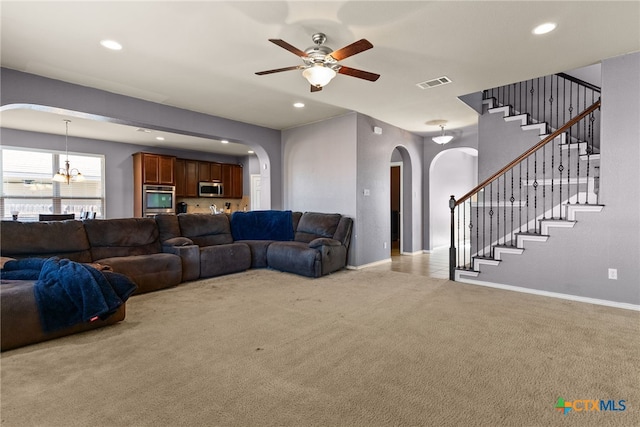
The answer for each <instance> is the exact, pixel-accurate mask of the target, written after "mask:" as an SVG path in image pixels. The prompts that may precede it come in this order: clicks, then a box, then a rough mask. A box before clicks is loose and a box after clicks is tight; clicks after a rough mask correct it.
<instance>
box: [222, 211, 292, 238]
mask: <svg viewBox="0 0 640 427" xmlns="http://www.w3.org/2000/svg"><path fill="white" fill-rule="evenodd" d="M231 235H232V236H233V240H280V241H286V240H293V219H292V215H291V211H250V212H234V213H233V214H232V215H231Z"/></svg>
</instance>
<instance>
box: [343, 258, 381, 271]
mask: <svg viewBox="0 0 640 427" xmlns="http://www.w3.org/2000/svg"><path fill="white" fill-rule="evenodd" d="M390 262H391V258H387V259H381V260H380V261H375V262H371V263H369V264H363V265H347V270H362V269H363V268H368V267H375V266H377V265H382V264H388V263H390Z"/></svg>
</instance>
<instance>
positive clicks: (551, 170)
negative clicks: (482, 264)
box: [449, 99, 600, 280]
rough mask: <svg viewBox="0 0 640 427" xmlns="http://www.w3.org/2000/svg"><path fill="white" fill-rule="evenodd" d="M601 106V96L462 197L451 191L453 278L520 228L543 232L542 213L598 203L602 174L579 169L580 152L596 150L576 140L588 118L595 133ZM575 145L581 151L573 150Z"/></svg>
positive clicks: (558, 215) (512, 240)
mask: <svg viewBox="0 0 640 427" xmlns="http://www.w3.org/2000/svg"><path fill="white" fill-rule="evenodd" d="M599 108H600V99H598V100H597V101H595V102H594V103H593V104H592V105H591V106H590V107H588V108H586V109H585V110H584V111H583V112H581V113H580V114H578V115H577V116H575V117H573V118H571V119H570V120H569V121H567V122H566V123H565V124H564V125H562V126H560V127H559V128H558V129H556V130H555V131H553V132H552V133H551V134H549V135H547V136H546V137H545V138H544V139H542V140H541V141H540V142H539V143H537V144H535V145H534V146H532V147H531V148H529V149H528V150H527V151H525V152H524V153H522V154H521V155H520V156H518V157H517V158H515V159H514V160H513V161H511V162H510V163H509V164H507V165H506V166H504V167H503V168H501V169H500V170H499V171H497V172H496V173H494V174H493V175H491V176H490V177H489V178H487V179H485V180H484V181H483V182H481V183H480V184H479V185H477V186H476V187H475V188H474V189H472V190H471V191H469V192H468V193H467V194H465V195H464V196H462V197H460V198H459V199H458V200H456V199H455V196H454V195H452V196H451V198H450V200H449V208H450V211H451V235H450V239H451V245H450V248H449V278H450V279H451V280H454V279H455V270H456V269H462V270H473V258H476V257H480V258H488V259H491V258H493V246H494V245H505V246H512V247H515V246H516V238H517V236H516V234H518V233H520V234H524V233H526V234H541V232H540V220H541V219H564V218H565V214H564V212H563V206H565V205H567V204H573V203H582V204H593V203H596V204H597V203H598V200H597V193H598V189H597V187H595V184H594V183H597V180H598V178H599V176H595V174H594V171H591V170H590V169H591V167H589V166H587V172H586V176H585V174H584V172H583V176H581V175H580V162H581V161H584V160H581V158H583V159H585V158H586V161H587V164H589V158H590V156H591V153H590V152H589V151H590V150H588V149H584V146H582V147H581V146H580V144H586V145H587V146H589V141H582V142H572V141H577V138H576V137H575V136H574V135H576V134H577V133H578V131H577V129H578V128H580V127H582V126H584V124H585V122H587V126H589V124H590V125H591V126H590V131H589V132H586V137H587V138H589V137H591V138H593V133H594V132H593V122H594V120H595V118H594V114H595V112H596V111H597V110H599ZM563 135H565V137H563ZM589 135H591V136H589ZM571 147H577V148H578V150H581V149H582V153H581V152H580V151H579V153H574V154H573V155H572V154H571ZM584 168H585V167H584V165H583V169H584ZM594 169H596V168H595V167H594ZM590 174H592V175H593V176H590ZM590 178H591V179H590Z"/></svg>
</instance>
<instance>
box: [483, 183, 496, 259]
mask: <svg viewBox="0 0 640 427" xmlns="http://www.w3.org/2000/svg"><path fill="white" fill-rule="evenodd" d="M493 213H494V212H493V182H492V183H491V184H489V257H493V245H492V244H491V242H493ZM485 247H486V246H485Z"/></svg>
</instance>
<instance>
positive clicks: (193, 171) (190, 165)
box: [176, 159, 199, 197]
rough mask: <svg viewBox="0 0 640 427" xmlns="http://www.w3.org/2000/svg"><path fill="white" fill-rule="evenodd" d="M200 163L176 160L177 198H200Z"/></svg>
mask: <svg viewBox="0 0 640 427" xmlns="http://www.w3.org/2000/svg"><path fill="white" fill-rule="evenodd" d="M198 163H199V162H198V161H196V160H186V159H176V197H198Z"/></svg>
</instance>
